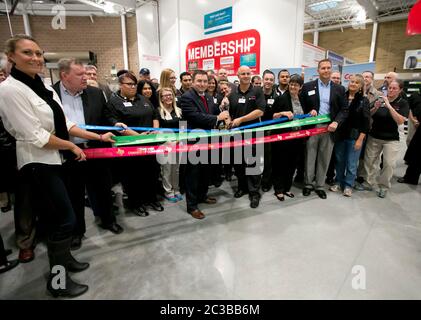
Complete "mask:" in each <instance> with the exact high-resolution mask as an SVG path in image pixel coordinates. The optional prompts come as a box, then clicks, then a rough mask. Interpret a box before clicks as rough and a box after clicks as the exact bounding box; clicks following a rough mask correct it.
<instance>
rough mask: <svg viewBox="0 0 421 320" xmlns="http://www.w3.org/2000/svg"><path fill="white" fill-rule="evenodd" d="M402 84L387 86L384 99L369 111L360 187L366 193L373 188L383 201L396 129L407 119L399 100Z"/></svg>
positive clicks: (394, 155) (394, 154) (395, 147)
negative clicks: (368, 129) (361, 186)
mask: <svg viewBox="0 0 421 320" xmlns="http://www.w3.org/2000/svg"><path fill="white" fill-rule="evenodd" d="M402 90H403V82H402V81H401V80H393V81H392V82H390V84H389V87H388V90H387V96H383V97H381V98H380V100H377V101H376V102H375V103H374V107H373V108H371V110H370V112H371V116H372V119H373V123H372V126H371V130H370V132H369V134H368V138H367V147H366V150H365V156H364V168H365V171H366V173H367V179H366V182H364V183H363V185H364V187H365V188H366V189H368V190H370V189H372V188H373V187H375V186H377V187H378V189H377V196H378V197H380V198H385V197H386V194H387V191H388V190H389V189H390V187H391V183H390V181H391V179H392V176H393V170H394V168H395V165H396V160H397V158H398V154H399V150H400V143H399V126H400V125H402V124H403V123H404V122H405V120H406V119H407V117H408V114H409V106H408V102H407V101H406V100H405V99H403V98H402V97H401V92H402ZM382 153H383V167H382V168H381V170H380V173H378V172H379V169H380V168H379V165H380V161H379V159H380V155H381V154H382Z"/></svg>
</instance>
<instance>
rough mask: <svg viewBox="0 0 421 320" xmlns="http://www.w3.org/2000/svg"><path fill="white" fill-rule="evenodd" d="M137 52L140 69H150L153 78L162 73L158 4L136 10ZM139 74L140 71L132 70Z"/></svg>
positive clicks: (146, 5) (147, 5)
mask: <svg viewBox="0 0 421 320" xmlns="http://www.w3.org/2000/svg"><path fill="white" fill-rule="evenodd" d="M136 25H137V49H138V50H137V51H138V54H139V66H140V68H149V69H150V70H151V77H152V78H154V77H157V78H158V79H159V74H160V73H161V69H162V68H161V62H160V60H159V59H160V58H161V57H160V53H159V34H158V25H159V24H158V10H157V3H156V2H148V3H146V4H145V5H143V6H141V7H139V8H137V9H136ZM132 71H135V72H139V70H132Z"/></svg>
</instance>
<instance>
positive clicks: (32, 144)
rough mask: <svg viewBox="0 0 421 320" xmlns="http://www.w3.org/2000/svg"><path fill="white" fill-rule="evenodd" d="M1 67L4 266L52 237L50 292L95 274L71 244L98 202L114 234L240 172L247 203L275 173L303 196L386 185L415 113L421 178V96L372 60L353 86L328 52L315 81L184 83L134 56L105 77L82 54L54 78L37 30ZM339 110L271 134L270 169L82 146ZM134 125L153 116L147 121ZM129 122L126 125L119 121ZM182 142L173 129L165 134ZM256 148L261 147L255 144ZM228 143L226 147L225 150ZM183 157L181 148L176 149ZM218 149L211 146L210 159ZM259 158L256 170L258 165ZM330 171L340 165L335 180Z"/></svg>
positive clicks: (9, 48)
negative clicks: (60, 278)
mask: <svg viewBox="0 0 421 320" xmlns="http://www.w3.org/2000/svg"><path fill="white" fill-rule="evenodd" d="M5 54H6V56H7V61H4V63H2V65H1V70H0V79H1V82H2V83H1V84H0V116H1V120H2V121H1V128H0V144H1V145H0V151H1V157H2V159H3V160H4V161H3V166H2V168H1V170H2V172H1V180H0V181H1V190H0V192H3V193H4V195H5V197H4V198H5V202H6V205H5V206H4V207H3V208H2V211H9V210H11V208H12V202H13V201H12V198H13V197H11V194H14V204H13V211H14V219H15V235H16V245H17V247H18V248H19V259H18V260H10V261H9V260H8V259H7V256H8V254H10V250H6V249H5V248H4V245H3V241H2V240H1V237H0V272H5V271H8V270H10V269H13V268H14V267H16V266H17V264H18V262H19V261H20V262H22V263H25V262H30V261H32V260H33V259H34V257H35V253H34V248H35V245H36V242H37V239H41V238H42V237H44V239H46V243H47V248H48V257H49V262H50V270H51V271H50V276H49V278H48V281H47V289H48V291H49V292H50V293H51V294H52V295H53V296H66V297H75V296H78V295H81V294H83V293H84V292H86V291H87V290H88V286H86V285H83V284H79V283H77V282H75V281H73V280H72V279H71V277H70V273H72V272H81V271H83V270H86V269H87V268H88V267H89V264H88V263H83V262H79V261H77V260H76V259H75V258H74V257H73V255H72V253H71V251H74V250H77V249H79V248H81V246H82V242H83V239H84V234H85V232H86V223H85V207H86V206H90V207H91V209H92V211H93V214H94V215H95V217H96V218H97V220H98V222H99V227H101V228H103V229H106V230H109V231H111V232H113V233H114V234H119V233H121V232H123V231H124V230H123V228H122V227H121V226H120V225H119V224H118V223H117V220H116V215H117V214H118V213H119V212H122V211H125V209H127V211H129V212H132V213H133V214H135V215H137V216H140V217H147V216H148V215H149V211H150V210H155V211H164V206H163V203H164V202H165V201H169V202H172V203H176V202H179V201H183V200H184V198H185V201H186V210H187V212H188V213H189V214H190V215H191V216H192V217H193V218H195V219H203V218H205V214H204V213H203V212H202V211H201V210H200V208H199V206H200V204H201V203H207V204H215V203H216V202H217V199H216V198H214V197H211V196H209V195H208V188H209V186H210V185H214V186H215V187H220V186H221V184H222V182H223V180H226V181H231V180H232V176H233V175H235V176H236V177H237V187H236V190H235V192H234V194H233V196H234V197H235V198H240V197H243V196H244V195H246V194H247V195H248V197H249V199H250V207H251V208H257V207H258V206H259V202H260V198H261V194H262V192H268V191H270V190H271V189H272V187H273V192H274V197H275V198H276V199H277V200H279V201H285V199H286V198H285V197H288V198H294V197H295V195H294V193H293V192H292V191H291V187H292V184H293V181H295V182H297V183H299V184H301V185H302V194H303V196H309V195H311V193H312V192H314V193H315V194H316V195H317V196H318V197H319V198H321V199H326V198H327V192H326V181H328V182H329V186H328V189H329V190H330V191H331V192H342V193H343V195H344V196H346V197H351V196H352V193H353V190H374V191H376V192H377V195H378V196H379V197H380V198H384V197H386V195H387V191H388V190H389V189H390V188H391V180H392V176H393V170H394V167H395V164H396V161H397V159H398V156H399V146H400V143H399V137H400V134H399V130H400V127H401V125H402V124H403V123H404V122H405V121H406V120H407V119H409V122H410V127H411V130H412V132H411V138H412V139H411V140H410V141H409V140H408V141H407V142H408V150H407V152H406V155H405V161H406V163H407V164H408V169H407V171H406V174H405V176H403V177H401V178H399V179H398V182H401V183H409V184H418V180H419V176H420V173H421V168H420V166H421V159H420V149H421V148H420V139H421V138H420V130H418V126H419V120H420V119H421V99H420V95H419V94H416V93H414V94H412V95H411V96H410V97H407V96H406V95H405V94H404V92H403V82H402V81H401V80H399V79H398V75H397V74H396V73H393V72H390V73H388V74H387V76H386V78H385V83H384V87H383V88H380V89H379V90H377V89H376V88H375V87H374V84H373V80H374V74H373V73H372V72H371V71H366V72H363V73H362V74H354V75H352V76H351V77H350V81H349V84H348V86H347V88H345V87H343V86H342V85H341V84H340V79H341V77H340V74H339V75H338V72H333V70H332V63H331V61H330V60H328V59H323V60H321V61H319V63H318V74H319V78H318V79H317V80H314V81H310V82H307V83H304V81H303V78H302V75H299V74H293V75H290V74H289V72H288V70H281V71H280V72H279V73H278V74H277V75H275V74H274V73H273V72H272V71H270V70H265V71H264V72H263V74H262V75H261V76H260V75H254V76H253V75H252V72H251V70H250V68H249V67H247V66H241V67H240V68H239V69H238V71H237V77H238V84H235V83H231V82H229V81H228V74H227V70H225V69H219V70H218V71H217V72H216V73H215V72H214V71H212V70H208V71H204V70H194V71H192V72H187V71H186V72H182V73H181V74H180V76H179V79H180V83H181V87H180V88H176V81H177V76H176V73H175V72H174V71H173V70H172V69H169V68H167V69H164V70H163V71H162V72H161V75H160V79H159V82H157V81H151V79H150V76H151V75H150V71H149V70H148V69H147V68H142V69H141V70H140V72H139V75H138V76H136V74H135V73H133V72H131V71H129V70H120V71H119V72H118V74H117V76H118V84H119V88H118V90H117V91H116V92H112V91H111V90H110V88H109V87H108V86H107V85H105V84H102V83H101V82H99V81H98V78H97V68H96V67H95V66H94V65H84V64H83V63H82V62H80V61H78V60H76V59H61V60H60V61H59V63H58V72H59V77H60V81H58V82H57V83H55V84H54V85H53V86H52V87H49V86H46V85H45V84H44V83H43V81H42V79H41V77H40V76H39V74H41V73H42V71H43V67H44V59H43V51H42V49H41V48H40V46H39V44H38V43H37V41H36V40H35V39H33V38H32V37H29V36H27V35H16V36H14V37H12V38H10V39H9V40H8V41H7V42H6V46H5ZM302 115H308V116H311V117H315V116H323V115H329V116H330V122H328V123H321V124H318V125H313V126H312V127H316V128H317V127H327V132H325V133H323V134H318V135H314V136H311V137H308V138H301V139H292V140H287V141H278V142H272V143H266V144H264V148H263V153H264V155H262V158H263V159H264V163H263V165H262V170H259V171H258V172H256V171H250V170H248V169H250V167H251V166H252V165H253V164H252V163H251V162H250V161H249V160H250V159H249V158H247V157H246V156H245V157H243V158H242V159H241V161H240V162H238V161H236V162H230V163H223V164H222V162H221V163H213V162H211V161H202V162H198V163H197V162H195V161H192V159H191V158H189V157H187V158H188V159H187V161H186V163H182V162H181V161H178V160H176V161H172V162H170V163H164V164H162V161H159V155H158V156H155V155H147V156H140V157H125V158H116V159H88V160H86V155H85V152H84V150H85V149H90V148H111V147H112V143H113V142H114V141H115V135H122V136H139V135H146V134H150V133H158V129H159V128H167V129H178V128H179V126H180V122H181V121H186V122H187V126H188V128H189V129H205V130H212V129H233V128H239V129H241V128H242V127H245V126H248V125H255V124H257V125H258V124H259V123H260V122H261V121H265V120H273V119H279V118H285V119H287V120H288V121H290V120H294V119H296V118H297V116H302ZM82 125H94V126H114V127H116V130H111V131H110V132H105V131H95V130H91V131H86V130H84V129H81V128H80V127H79V126H82ZM133 127H148V128H151V129H150V130H148V131H136V130H134V129H133ZM304 128H310V127H309V126H305V127H304V126H298V125H297V126H292V127H290V128H283V129H274V130H272V131H265V133H264V134H265V135H266V136H269V135H274V134H282V133H285V132H289V131H299V130H302V129H304ZM117 129H118V130H117ZM164 144H165V145H167V146H174V145H175V144H176V141H171V140H168V141H165V142H164ZM250 147H251V151H252V152H251V154H253V155H256V153H257V152H258V148H257V147H256V145H251V146H250ZM217 152H222V151H221V150H217ZM175 158H176V159H177V157H176V156H175ZM207 160H209V159H207ZM251 172H252V173H251ZM329 172H333V176H334V179H333V181H330V180H331V179H330V178H329ZM57 265H60V266H63V267H64V272H65V276H66V286H65V287H57V286H54V285H53V278H54V275H55V273H54V272H53V267H54V266H57Z"/></svg>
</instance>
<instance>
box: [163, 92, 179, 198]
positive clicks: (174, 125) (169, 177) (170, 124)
mask: <svg viewBox="0 0 421 320" xmlns="http://www.w3.org/2000/svg"><path fill="white" fill-rule="evenodd" d="M158 112H159V116H160V118H159V124H160V126H161V127H162V128H169V129H178V128H179V122H180V120H181V118H182V115H181V109H180V108H179V107H177V104H176V103H175V96H174V93H173V91H172V89H171V88H168V87H164V88H162V89H161V90H159V109H158ZM169 131H170V130H169ZM164 146H170V147H175V146H176V143H175V142H172V141H168V142H166V143H165V144H164ZM164 157H165V159H164ZM177 158H178V155H177V153H171V154H170V155H169V156H167V155H165V156H162V157H161V159H163V160H165V161H166V163H162V162H161V177H162V186H163V187H164V190H165V198H166V199H167V200H168V201H170V202H177V201H180V200H183V196H182V195H181V194H180V188H179V167H180V164H179V163H178V161H177Z"/></svg>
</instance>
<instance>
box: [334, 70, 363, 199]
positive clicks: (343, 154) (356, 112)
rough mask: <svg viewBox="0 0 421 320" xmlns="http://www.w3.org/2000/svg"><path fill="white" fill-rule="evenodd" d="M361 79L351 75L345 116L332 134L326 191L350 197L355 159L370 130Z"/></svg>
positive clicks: (356, 161)
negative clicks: (333, 171)
mask: <svg viewBox="0 0 421 320" xmlns="http://www.w3.org/2000/svg"><path fill="white" fill-rule="evenodd" d="M363 88H364V78H363V76H362V75H360V74H355V75H353V76H351V78H350V80H349V84H348V91H347V92H346V96H347V98H348V104H349V116H348V118H347V119H346V120H345V122H344V123H343V124H342V126H341V127H340V128H339V129H338V131H337V132H336V136H335V137H336V139H337V140H336V142H335V169H336V177H335V184H334V185H333V186H331V187H330V188H329V189H330V191H333V192H336V191H339V190H340V189H342V190H343V195H344V196H346V197H350V196H351V195H352V188H353V187H354V183H355V178H356V174H357V168H358V159H359V157H360V153H361V147H362V145H363V143H364V139H365V137H366V135H367V133H368V131H369V130H370V120H371V116H370V102H369V101H368V99H367V98H366V97H364V93H363Z"/></svg>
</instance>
